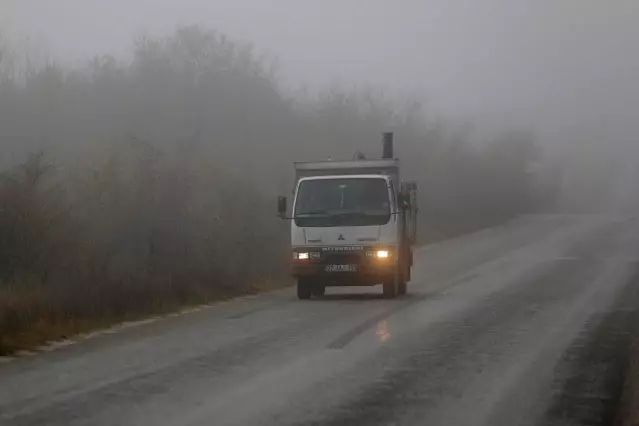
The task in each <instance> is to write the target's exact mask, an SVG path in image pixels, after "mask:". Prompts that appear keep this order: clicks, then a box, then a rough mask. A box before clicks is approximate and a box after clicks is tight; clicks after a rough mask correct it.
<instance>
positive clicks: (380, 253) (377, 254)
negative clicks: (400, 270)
mask: <svg viewBox="0 0 639 426" xmlns="http://www.w3.org/2000/svg"><path fill="white" fill-rule="evenodd" d="M389 255H390V253H388V250H377V251H376V252H375V257H377V258H379V259H386V258H387V257H388V256H389Z"/></svg>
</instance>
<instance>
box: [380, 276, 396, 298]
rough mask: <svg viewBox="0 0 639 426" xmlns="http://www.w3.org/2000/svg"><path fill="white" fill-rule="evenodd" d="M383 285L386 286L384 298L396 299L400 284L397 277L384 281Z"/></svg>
mask: <svg viewBox="0 0 639 426" xmlns="http://www.w3.org/2000/svg"><path fill="white" fill-rule="evenodd" d="M383 286H384V287H383V291H384V298H386V299H394V298H395V297H397V290H398V288H397V287H398V286H397V280H396V279H390V280H387V281H384V283H383Z"/></svg>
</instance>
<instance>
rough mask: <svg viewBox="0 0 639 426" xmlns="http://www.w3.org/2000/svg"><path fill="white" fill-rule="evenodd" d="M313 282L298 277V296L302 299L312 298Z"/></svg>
mask: <svg viewBox="0 0 639 426" xmlns="http://www.w3.org/2000/svg"><path fill="white" fill-rule="evenodd" d="M311 290H312V287H311V283H309V282H308V280H305V279H302V278H298V279H297V298H298V299H300V300H305V299H310V298H311Z"/></svg>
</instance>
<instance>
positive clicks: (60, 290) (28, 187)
mask: <svg viewBox="0 0 639 426" xmlns="http://www.w3.org/2000/svg"><path fill="white" fill-rule="evenodd" d="M44 3H45V2H36V1H25V2H24V3H22V2H20V3H18V2H14V3H11V2H9V3H7V4H4V5H3V7H4V9H3V11H4V12H5V15H4V18H3V20H0V22H2V23H3V24H6V25H7V28H8V30H7V31H4V33H3V34H4V35H3V37H2V39H1V42H0V43H1V44H0V149H1V151H0V153H1V157H0V168H1V170H2V175H1V180H0V308H1V309H0V336H2V335H9V333H6V334H5V333H2V331H3V330H12V331H15V330H21V329H31V330H36V334H37V327H38V324H42V323H47V324H49V325H47V327H50V324H56V323H64V321H67V320H68V319H69V318H73V319H74V324H76V326H77V327H78V329H82V327H84V326H85V325H84V324H85V323H90V322H92V321H102V320H104V319H108V318H122V317H126V316H127V315H130V314H134V313H138V312H151V311H156V310H160V311H161V310H166V309H171V308H173V307H175V306H177V305H181V304H189V303H198V302H201V301H203V300H209V299H212V298H219V297H225V296H229V295H233V294H237V293H238V292H246V291H251V290H253V289H256V288H262V287H263V286H270V285H278V284H277V283H282V282H285V281H286V280H287V271H288V270H287V260H288V249H289V244H290V243H289V240H288V224H287V223H286V222H283V221H281V220H279V219H278V218H276V216H275V202H274V201H275V196H276V195H278V194H285V195H290V193H291V190H292V185H293V183H294V182H293V181H292V178H293V176H292V162H293V161H296V160H315V159H326V158H329V157H330V158H333V159H338V158H344V159H350V158H352V156H353V155H354V153H356V152H362V153H364V154H365V155H366V156H367V157H376V156H378V155H379V154H380V152H381V134H382V132H384V131H393V132H394V133H395V137H396V155H397V156H398V157H399V158H400V159H401V161H402V173H403V175H404V176H403V177H404V178H407V179H411V180H415V181H417V182H418V185H419V199H420V235H419V237H420V240H421V242H422V243H428V242H433V241H437V240H440V239H443V238H449V237H452V236H455V235H459V234H461V233H465V232H470V231H473V230H477V229H481V228H484V227H487V226H492V225H496V224H500V223H503V222H505V221H507V220H509V219H511V218H513V217H516V216H518V215H521V214H528V213H538V212H558V211H564V212H565V211H569V212H589V213H590V212H602V211H615V212H619V211H632V210H633V209H634V207H635V205H636V203H635V202H634V201H633V200H634V198H635V197H636V194H635V189H634V188H635V185H633V184H632V182H634V179H636V177H637V173H636V170H637V167H636V165H635V164H636V163H635V161H634V159H635V158H637V157H636V156H635V154H636V151H637V150H636V149H635V145H636V143H635V141H634V137H635V135H636V134H637V133H636V131H635V130H637V129H636V127H637V123H638V122H639V121H638V120H637V118H639V117H638V116H637V115H638V114H639V112H638V111H639V108H638V107H639V92H638V89H637V88H638V87H639V86H637V85H636V82H635V81H634V77H635V76H636V73H637V71H638V70H639V68H638V65H637V61H638V60H637V59H636V58H635V57H634V56H632V55H631V47H632V46H633V45H634V44H635V43H634V42H633V40H634V41H637V38H636V31H634V30H633V31H630V29H631V28H630V26H628V25H625V26H624V25H623V23H627V22H631V21H630V20H628V19H629V18H628V15H629V14H630V13H631V12H632V11H634V10H635V9H636V8H635V7H634V5H633V3H632V2H627V3H623V2H622V1H619V2H618V4H616V6H615V7H610V8H604V6H603V5H602V4H601V3H599V2H594V1H590V2H589V1H586V2H575V1H564V2H560V3H561V5H562V6H561V7H559V6H557V7H556V9H552V8H550V6H547V8H546V9H544V8H542V7H540V6H535V5H538V4H539V2H532V1H530V2H524V1H517V2H508V4H509V5H510V6H506V2H505V1H502V2H498V1H491V2H486V7H485V8H482V9H477V8H476V6H471V5H470V4H466V3H471V2H450V3H455V4H457V5H458V6H457V7H458V9H456V8H455V7H451V6H450V4H449V5H448V6H446V5H444V3H447V2H444V1H443V0H442V1H440V2H435V1H431V2H427V3H429V4H430V6H429V7H426V6H423V7H421V8H420V5H419V4H421V3H420V2H406V5H405V7H402V8H393V7H391V6H389V5H388V3H384V5H382V3H381V2H373V4H372V5H371V6H370V10H369V7H368V6H367V7H362V5H361V4H360V2H355V1H350V2H343V6H339V7H338V6H336V3H335V2H325V3H326V4H329V3H331V4H333V7H334V9H332V10H327V9H326V7H328V6H325V7H320V6H318V5H317V3H319V2H316V3H314V4H313V5H310V4H309V6H308V9H306V8H304V7H302V6H300V5H299V4H298V3H297V2H296V4H295V5H293V3H292V2H290V1H286V2H284V1H282V2H280V4H279V5H277V6H275V5H274V6H273V8H266V9H265V8H264V6H261V8H260V7H258V6H256V5H255V4H249V3H250V2H248V1H244V2H243V3H246V4H245V5H244V7H245V8H248V9H246V12H244V9H242V10H239V9H237V8H236V6H233V7H232V6H228V8H226V6H224V5H223V4H222V2H221V1H220V2H209V3H211V4H217V6H216V7H218V8H219V11H220V13H221V14H222V15H224V16H226V19H225V20H224V22H220V25H215V22H213V23H209V24H207V23H206V22H204V23H202V22H201V21H206V18H203V19H198V14H199V15H200V16H199V17H200V18H201V17H202V16H206V11H210V10H211V9H208V8H207V6H205V5H204V3H202V2H200V8H197V7H195V6H194V5H195V2H190V3H191V6H187V5H186V4H187V3H189V2H180V4H182V3H184V4H185V6H184V10H182V9H179V8H177V6H175V5H176V4H177V3H178V2H173V3H171V2H169V1H168V0H164V1H162V2H160V1H157V2H148V1H147V2H142V1H138V2H133V1H132V2H126V4H125V2H118V1H113V2H110V5H111V6H110V7H111V8H110V9H109V10H108V11H107V10H106V9H104V10H103V9H101V8H98V7H97V2H79V1H69V2H66V3H65V6H60V7H56V8H55V9H50V7H51V6H46V5H45V4H44ZM80 3H82V4H80ZM229 3H230V2H229ZM418 3H419V4H418ZM544 3H546V4H548V3H549V2H544ZM170 4H172V5H173V6H174V7H173V8H172V9H171V8H169V7H168V5H170ZM340 4H342V3H340ZM447 4H448V3H447ZM464 4H465V6H464ZM473 4H474V3H473ZM512 4H517V5H518V6H517V7H520V8H521V9H516V8H515V7H514V6H512ZM89 5H91V6H89ZM162 5H164V6H162ZM437 5H438V6H437ZM489 5H490V6H489ZM597 5H600V6H597ZM165 6H166V8H165V9H163V8H164V7H165ZM252 7H255V8H257V9H256V10H257V11H258V12H259V13H262V14H264V15H263V19H261V20H260V19H258V17H257V15H256V10H252V9H251V8H252ZM464 7H466V8H467V9H464ZM438 8H439V9H438ZM549 8H550V9H549ZM563 8H566V9H565V10H564V9H563ZM178 9H179V10H182V12H179V10H178ZM302 9H304V10H302ZM551 9H552V11H551ZM188 10H195V11H197V13H196V14H195V15H189V14H188V13H186V11H188ZM437 10H439V12H437ZM464 10H465V12H462V11H464ZM171 11H176V12H175V13H172V12H171ZM276 11H278V13H277V16H279V18H277V19H276V18H275V17H273V16H272V15H273V14H274V13H275V12H276ZM313 11H314V12H313ZM386 11H387V12H388V13H383V12H386ZM469 11H474V12H475V13H477V15H472V13H470V12H469ZM517 11H519V12H518V13H517ZM117 12H119V13H117ZM125 12H126V13H125ZM287 12H290V13H293V12H296V13H300V14H302V15H300V18H299V20H298V21H295V22H296V24H295V25H293V26H286V22H288V21H287V20H286V19H283V18H282V17H281V15H283V16H287V15H286V14H287ZM413 12H414V13H413ZM418 12H419V13H418ZM613 12H614V13H613ZM211 13H212V12H211ZM243 13H246V15H242V14H243ZM259 13H258V15H259ZM309 13H311V14H312V13H316V14H317V16H318V17H321V19H320V23H319V24H318V23H317V22H312V19H311V17H309V16H308V14H309ZM367 13H369V14H370V16H369V17H367V16H366V14H367ZM124 15H126V16H127V17H128V18H127V19H124V20H123V21H122V22H117V19H118V16H124ZM435 15H436V16H438V18H437V19H435V18H433V16H435ZM242 16H246V17H247V19H246V21H243V23H242V25H239V24H238V26H237V33H238V34H239V35H238V36H234V34H233V33H231V32H230V31H232V30H233V28H232V27H233V23H234V22H235V23H236V24H237V23H238V22H240V19H239V17H242ZM291 16H295V15H291ZM420 16H423V17H429V18H428V19H427V20H425V21H424V22H437V23H438V24H437V25H434V26H432V27H429V26H428V25H420V22H419V20H418V18H419V17H420ZM473 16H475V18H476V19H475V20H473V19H471V18H472V17H473ZM575 16H577V17H578V18H579V19H577V18H575ZM633 16H634V17H636V16H637V15H633ZM147 17H148V19H146V18H147ZM340 17H341V18H342V19H341V20H340ZM345 17H349V19H351V21H349V22H352V24H348V30H350V31H355V34H356V35H355V37H354V40H355V41H353V39H349V38H348V36H347V34H346V29H344V28H342V27H343V26H346V21H345V19H346V18H345ZM442 17H449V18H455V19H457V20H456V21H455V20H452V21H444V22H442ZM462 17H464V19H470V20H469V21H463V20H462ZM527 17H528V18H530V17H532V18H534V19H532V20H531V21H527V20H526V19H528V18H527ZM554 18H556V20H555V19H554ZM595 18H596V19H595ZM303 19H306V20H308V21H304V20H303ZM425 19H426V18H425ZM491 19H492V20H493V21H491ZM517 19H518V20H517ZM67 20H68V22H67ZM184 21H187V22H186V23H185V22H184ZM338 21H339V22H341V24H338V23H337V22H338ZM604 21H605V22H604ZM191 22H198V25H192V24H191ZM306 22H308V27H309V28H306V29H304V28H301V27H305V25H304V24H305V23H306ZM393 22H394V23H393ZM491 22H492V23H493V24H494V25H495V28H498V29H500V31H499V34H497V31H496V32H494V33H491V32H488V33H487V34H485V32H486V31H487V30H488V29H489V28H491V27H490V26H489V23H491ZM521 22H527V24H528V26H521V25H519V24H521ZM568 22H572V24H570V25H568ZM595 22H597V23H599V24H600V25H599V26H594V24H593V23H595ZM633 22H634V21H633ZM269 23H270V24H269ZM358 23H359V24H361V25H362V30H361V32H359V30H357V28H358V27H357V25H358ZM400 23H401V24H400ZM516 24H517V25H516ZM275 25H279V26H282V27H277V26H275ZM351 25H353V26H351ZM386 26H388V28H389V29H388V34H389V37H388V40H387V38H386V37H384V34H386V33H384V31H385V28H387V27H386ZM581 26H584V28H581ZM138 27H139V31H138V33H137V35H136V34H135V32H136V28H138ZM422 27H424V28H426V29H424V28H422ZM546 27H547V31H545V30H544V29H545V28H546ZM107 28H111V29H112V31H114V32H111V33H110V32H109V31H108V30H107ZM420 28H422V29H421V30H419V29H420ZM429 28H430V30H428V29H429ZM451 28H454V29H455V31H454V32H447V31H451V30H450V29H451ZM593 28H596V29H598V32H594V33H593ZM259 29H261V31H262V32H260V31H258V30H259ZM269 29H270V30H271V37H270V38H269V37H267V36H265V35H264V34H267V33H269ZM284 29H287V31H288V32H287V31H285V30H284ZM296 29H297V30H298V31H299V37H296V33H295V30H296ZM466 29H467V30H468V31H467V32H466V31H465V30H466ZM418 30H419V31H422V32H419V31H418ZM515 30H517V31H519V30H521V32H522V34H524V35H523V36H521V37H509V31H515ZM375 31H377V32H380V33H379V34H378V33H377V32H375ZM429 31H430V32H429ZM437 31H439V33H438V32H437ZM562 31H563V32H562ZM29 32H32V33H33V34H35V35H34V37H33V38H32V39H30V41H25V40H26V39H25V38H24V34H28V33H29ZM515 32H516V31H515ZM516 33H517V34H519V33H518V32H516ZM110 34H115V35H117V36H114V37H113V39H111V35H110ZM140 34H143V35H140ZM260 34H262V35H264V39H261V38H260V37H262V35H260ZM274 34H275V35H274ZM324 34H325V35H326V38H325V39H324V41H323V43H324V44H321V45H320V44H318V45H315V46H310V45H305V42H306V41H305V40H310V39H313V40H315V43H319V42H318V41H317V40H316V39H315V38H317V37H320V36H323V35H324ZM479 34H484V36H483V39H482V43H485V45H483V46H476V45H474V44H473V43H471V42H470V41H469V40H471V39H472V37H473V35H479ZM586 34H588V35H589V37H591V38H592V37H594V39H591V40H589V39H586V38H584V37H585V35H586ZM249 35H253V36H254V37H256V38H260V39H257V40H250V39H248V37H247V36H249ZM285 35H286V37H285ZM453 35H454V37H453ZM366 36H369V37H370V39H369V41H368V43H369V44H366V43H367V42H366ZM94 37H95V38H94ZM313 37H315V38H313ZM124 39H126V40H128V41H126V42H125V41H124ZM39 40H40V41H39ZM42 40H43V41H44V42H42ZM278 40H279V41H278ZM389 40H391V41H389ZM385 41H386V42H388V43H387V44H384V42H385ZM111 42H113V43H111ZM278 43H281V44H278ZM358 43H359V44H358ZM278 46H279V49H281V51H282V52H283V53H282V57H281V58H279V61H278V60H276V58H278V56H277V52H278ZM477 47H481V49H482V50H481V51H478V50H477V49H475V48H477ZM614 49H618V50H617V53H613V50H614ZM265 52H267V53H266V54H265ZM355 52H356V53H357V55H356V56H353V58H356V59H353V61H352V63H350V62H348V61H346V60H345V59H346V58H348V55H355ZM482 52H483V53H482ZM295 58H297V59H298V62H295ZM340 58H341V59H340ZM304 60H307V62H306V65H304V63H305V62H304ZM441 61H443V62H444V63H443V64H442V63H440V62H441ZM296 64H297V65H296ZM445 65H446V66H445ZM340 71H341V72H340ZM336 79H337V80H336ZM335 81H338V83H335ZM304 82H308V87H307V88H306V90H300V89H299V88H300V87H301V85H302V84H304ZM431 89H432V91H431ZM429 93H432V96H429ZM447 93H449V94H450V95H447ZM437 102H439V104H438V103H437ZM456 106H458V108H456ZM43 319H44V320H45V321H42V320H43ZM42 333H50V330H43V331H42ZM3 344H4V345H5V346H7V347H9V346H11V345H15V344H16V343H15V342H11V341H5V342H0V349H1V348H2V345H3Z"/></svg>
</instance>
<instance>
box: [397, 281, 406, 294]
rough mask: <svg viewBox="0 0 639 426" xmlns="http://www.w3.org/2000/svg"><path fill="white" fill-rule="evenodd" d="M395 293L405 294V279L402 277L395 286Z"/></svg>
mask: <svg viewBox="0 0 639 426" xmlns="http://www.w3.org/2000/svg"><path fill="white" fill-rule="evenodd" d="M397 294H399V295H404V294H406V280H404V279H403V278H402V279H400V280H399V285H398V286H397Z"/></svg>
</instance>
